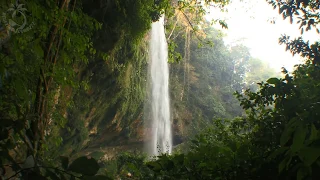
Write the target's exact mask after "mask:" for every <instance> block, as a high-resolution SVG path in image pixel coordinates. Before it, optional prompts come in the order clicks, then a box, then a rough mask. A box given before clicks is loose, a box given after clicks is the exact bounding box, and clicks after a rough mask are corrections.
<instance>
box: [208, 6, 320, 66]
mask: <svg viewBox="0 0 320 180" xmlns="http://www.w3.org/2000/svg"><path fill="white" fill-rule="evenodd" d="M235 1H236V2H233V3H231V4H230V5H229V6H228V12H224V13H221V12H219V11H218V10H211V14H210V15H209V16H211V17H214V18H217V17H223V19H225V20H226V22H227V24H228V29H227V30H223V32H225V33H226V34H227V36H226V37H225V38H224V40H225V43H226V44H229V45H232V43H234V42H237V41H238V40H240V39H242V41H241V42H242V43H243V44H244V45H246V46H247V47H249V48H250V53H251V55H252V56H253V57H257V58H259V59H261V60H263V61H267V62H268V63H269V64H270V66H271V67H273V68H275V70H276V71H279V72H280V71H281V67H283V66H284V67H286V68H287V70H289V71H292V69H293V66H294V65H295V64H298V63H301V62H302V61H301V60H300V57H299V56H294V57H292V55H291V53H290V52H289V51H285V46H284V45H279V44H278V40H279V37H280V36H281V34H286V35H289V36H291V37H292V38H294V37H298V36H300V30H299V25H297V24H295V22H294V23H293V24H290V22H289V19H286V20H285V21H284V20H283V18H282V16H280V15H279V14H278V10H274V9H273V8H272V6H271V5H269V4H267V2H266V1H265V0H244V1H243V2H239V0H235ZM271 18H274V19H275V21H276V23H275V24H272V23H270V22H268V20H270V19H271ZM220 29H221V28H220ZM303 38H304V39H305V40H310V42H314V41H315V40H318V39H319V35H318V34H317V33H316V31H315V30H311V31H308V32H304V35H303Z"/></svg>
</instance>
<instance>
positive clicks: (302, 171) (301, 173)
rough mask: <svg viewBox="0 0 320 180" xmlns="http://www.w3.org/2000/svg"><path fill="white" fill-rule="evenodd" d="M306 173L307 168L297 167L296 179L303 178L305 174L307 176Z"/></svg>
mask: <svg viewBox="0 0 320 180" xmlns="http://www.w3.org/2000/svg"><path fill="white" fill-rule="evenodd" d="M308 174H309V172H308V168H306V167H301V168H299V170H298V172H297V180H302V179H304V178H305V177H306V176H308Z"/></svg>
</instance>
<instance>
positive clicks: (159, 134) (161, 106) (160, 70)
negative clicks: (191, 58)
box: [150, 17, 172, 155]
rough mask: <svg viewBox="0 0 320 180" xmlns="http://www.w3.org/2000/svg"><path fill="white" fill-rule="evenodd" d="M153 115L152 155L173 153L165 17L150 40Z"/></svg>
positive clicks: (155, 24)
mask: <svg viewBox="0 0 320 180" xmlns="http://www.w3.org/2000/svg"><path fill="white" fill-rule="evenodd" d="M150 53H151V54H150V58H151V59H150V60H151V65H150V74H151V89H152V90H151V106H152V107H151V109H152V110H151V111H152V112H151V113H152V116H151V117H152V129H153V130H152V142H151V147H150V148H151V152H150V153H151V155H159V154H161V153H168V154H170V153H171V149H172V132H171V123H170V102H169V67H168V45H167V41H166V37H165V30H164V17H161V18H160V19H159V21H157V22H154V23H153V24H152V30H151V40H150Z"/></svg>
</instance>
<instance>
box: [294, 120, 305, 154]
mask: <svg viewBox="0 0 320 180" xmlns="http://www.w3.org/2000/svg"><path fill="white" fill-rule="evenodd" d="M306 135H307V128H306V126H298V128H297V130H296V131H295V133H294V136H293V143H292V145H291V150H292V151H293V152H297V151H299V150H300V149H301V148H302V146H303V143H304V140H305V138H306Z"/></svg>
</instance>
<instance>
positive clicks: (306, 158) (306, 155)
mask: <svg viewBox="0 0 320 180" xmlns="http://www.w3.org/2000/svg"><path fill="white" fill-rule="evenodd" d="M319 156H320V148H315V147H304V148H302V149H301V150H300V152H299V157H300V159H301V160H302V161H303V162H304V163H305V164H306V165H308V166H310V165H312V164H313V163H314V162H315V161H316V160H317V159H318V158H319Z"/></svg>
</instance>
